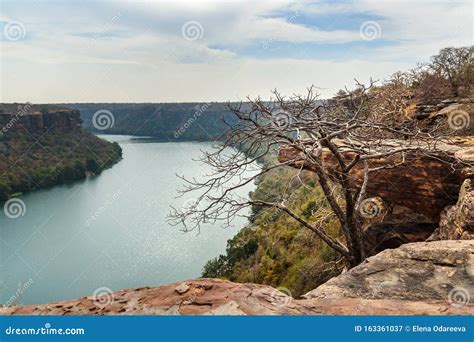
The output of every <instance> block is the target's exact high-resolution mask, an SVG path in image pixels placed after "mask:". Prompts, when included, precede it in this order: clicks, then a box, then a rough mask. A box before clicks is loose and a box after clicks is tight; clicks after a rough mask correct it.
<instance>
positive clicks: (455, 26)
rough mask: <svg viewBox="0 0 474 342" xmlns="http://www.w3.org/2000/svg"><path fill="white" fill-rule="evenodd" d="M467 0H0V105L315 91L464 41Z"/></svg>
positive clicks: (469, 27)
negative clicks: (309, 89) (307, 89)
mask: <svg viewBox="0 0 474 342" xmlns="http://www.w3.org/2000/svg"><path fill="white" fill-rule="evenodd" d="M473 4H474V2H472V1H444V2H443V1H344V2H342V1H325V2H322V1H311V2H308V1H298V2H287V1H271V2H269V1H207V2H203V1H174V2H163V1H112V0H111V1H66V0H64V1H58V0H56V1H32V0H27V1H21V0H15V1H12V0H2V1H1V5H0V44H1V50H0V53H1V55H0V82H1V83H0V85H1V88H0V102H27V101H28V102H31V103H64V102H194V101H199V102H201V101H202V102H208V101H239V100H245V99H246V97H247V96H250V97H252V98H255V97H258V96H260V97H261V98H263V99H268V98H269V97H270V95H271V91H272V90H273V89H277V90H278V91H279V92H281V93H282V94H284V95H292V94H301V93H304V92H305V90H306V88H307V87H309V86H311V85H314V86H316V87H318V91H319V92H320V94H321V96H322V97H324V98H327V97H330V96H332V95H333V94H335V93H336V92H337V90H338V89H341V88H344V87H345V86H347V87H348V88H351V87H353V86H354V79H357V80H358V81H360V82H365V83H367V82H368V81H369V80H370V78H371V77H372V78H373V79H376V80H383V79H384V78H387V77H389V76H390V75H391V74H392V73H393V72H396V71H398V70H407V69H409V68H412V67H414V66H415V65H416V64H417V63H418V62H427V61H429V58H430V56H432V55H434V54H436V53H437V52H438V51H439V50H440V49H441V48H443V47H448V46H450V47H451V46H455V47H459V46H467V45H472V44H473V32H474V27H473V20H472V19H473V14H474V7H473V6H474V5H473Z"/></svg>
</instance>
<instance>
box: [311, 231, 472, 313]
mask: <svg viewBox="0 0 474 342" xmlns="http://www.w3.org/2000/svg"><path fill="white" fill-rule="evenodd" d="M457 295H463V296H464V298H465V299H466V307H468V308H470V310H471V311H470V312H471V313H472V314H474V306H473V305H472V304H473V301H474V240H445V241H434V242H419V243H410V244H406V245H403V246H401V247H399V248H397V249H387V250H385V251H383V252H381V253H379V254H377V255H375V256H373V257H370V258H368V259H366V260H365V261H364V262H363V263H362V264H360V265H359V266H357V267H354V268H353V269H351V270H350V271H349V272H347V273H344V274H342V275H340V276H338V277H335V278H332V279H331V280H329V281H328V282H326V283H325V284H323V285H321V286H319V287H317V288H316V289H314V290H312V291H310V292H308V293H307V294H306V295H304V297H305V298H312V299H317V298H321V299H330V298H334V299H336V298H364V299H385V300H409V301H432V300H440V301H442V300H445V301H449V300H455V297H456V298H457ZM467 302H469V303H470V304H468V303H467Z"/></svg>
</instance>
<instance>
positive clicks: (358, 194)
mask: <svg viewBox="0 0 474 342" xmlns="http://www.w3.org/2000/svg"><path fill="white" fill-rule="evenodd" d="M395 90H397V89H395V86H394V85H393V84H389V85H388V87H387V88H383V87H382V89H380V88H376V87H374V84H373V82H371V84H370V85H369V86H364V85H363V84H360V83H358V84H357V87H356V89H355V90H354V91H349V90H346V91H345V92H339V93H338V95H337V96H336V97H335V98H333V99H331V100H325V101H323V100H320V99H319V97H318V94H317V93H316V91H315V88H314V87H311V88H310V89H308V92H307V94H306V95H304V96H299V95H294V96H291V97H289V98H286V97H283V96H282V95H280V94H279V93H278V92H276V91H275V92H274V93H273V94H274V97H275V98H274V99H273V100H271V101H263V100H261V99H260V98H257V99H256V100H252V99H249V103H250V105H248V104H246V105H238V106H234V107H231V111H232V113H233V114H234V115H235V116H236V118H238V123H237V124H233V125H231V127H230V130H229V133H228V135H227V137H226V139H225V141H224V142H223V143H222V144H220V145H218V146H216V150H215V151H213V152H209V153H204V155H203V158H202V161H203V162H205V163H207V164H208V165H210V166H211V167H212V168H213V170H214V172H213V173H212V174H210V175H208V176H207V177H206V178H205V179H204V180H201V179H196V178H193V179H185V180H186V182H187V186H186V187H185V188H184V189H183V191H182V193H183V194H187V193H189V192H191V193H193V194H194V196H195V198H196V201H195V202H193V203H192V204H191V205H189V206H187V207H186V208H181V209H176V208H174V209H173V212H172V214H171V217H172V219H173V222H174V223H176V224H178V223H183V224H184V227H185V228H184V229H185V231H189V230H192V229H199V227H200V226H201V225H202V224H203V223H206V222H222V223H224V224H228V223H230V221H231V220H232V219H233V218H234V217H235V216H236V215H238V214H239V213H242V210H243V209H246V208H249V207H251V206H261V207H265V208H268V209H272V208H274V209H276V210H279V211H281V212H282V213H285V214H286V215H289V216H290V217H291V218H293V219H294V220H295V221H297V222H298V223H299V224H300V225H301V227H304V228H306V229H309V230H310V231H312V232H313V233H314V234H316V235H317V236H318V237H319V238H320V239H322V240H323V241H324V242H325V243H327V244H328V245H329V246H330V247H331V248H333V249H334V250H335V251H337V252H339V253H340V254H341V255H342V256H343V257H344V259H345V260H346V264H347V266H348V267H349V268H350V267H353V266H355V265H358V264H359V263H360V262H362V261H363V260H364V259H365V258H366V257H367V256H368V255H369V254H370V252H371V251H368V250H367V246H366V245H365V243H364V242H365V238H364V232H363V230H362V223H363V219H364V211H367V210H368V211H371V210H377V208H366V207H365V204H366V203H364V201H365V199H366V189H367V186H368V184H369V182H370V180H371V175H372V174H373V173H374V172H379V171H381V170H383V169H390V168H395V167H397V166H399V165H401V164H404V163H406V162H408V160H409V159H410V158H412V157H413V156H421V155H430V154H433V153H437V152H439V151H438V150H437V147H436V144H434V143H433V142H435V141H436V140H439V139H442V138H443V136H442V134H441V132H442V130H440V129H439V127H437V126H435V127H431V128H429V129H428V128H423V129H422V128H420V127H418V124H417V122H416V120H409V119H407V118H406V117H403V116H402V115H401V113H403V111H404V109H405V107H406V102H405V101H404V96H405V93H404V91H395ZM402 90H403V89H402ZM278 151H280V155H281V154H282V151H288V152H289V154H287V155H286V158H283V159H279V160H277V161H275V162H274V163H271V164H270V165H267V164H265V166H263V167H257V166H256V162H257V161H258V160H260V159H261V158H265V157H267V156H269V155H272V154H275V153H278ZM437 158H442V156H440V155H437ZM288 166H292V167H296V168H299V169H300V170H302V169H303V168H305V169H311V170H313V171H314V172H315V173H316V175H317V182H318V183H319V186H320V187H321V189H322V190H323V192H324V196H325V199H326V201H327V203H328V204H329V206H330V208H331V209H332V214H333V215H334V216H335V217H336V218H337V220H338V222H339V224H340V227H341V232H342V236H343V238H342V239H337V238H335V237H333V236H330V235H329V234H328V233H327V232H326V231H325V227H324V223H323V222H314V221H313V220H311V218H308V217H306V216H304V215H299V214H298V213H297V212H296V211H294V210H292V209H291V208H290V206H289V205H288V204H289V203H287V198H288V196H285V194H282V196H281V197H280V198H279V199H277V200H275V201H268V200H260V199H247V198H241V197H239V196H238V195H237V194H236V190H238V189H239V188H241V187H242V186H245V185H247V184H249V183H252V182H254V181H256V180H258V179H259V176H260V175H263V174H265V173H267V172H269V171H270V170H274V169H277V168H284V167H288ZM355 169H358V170H362V171H361V172H362V175H363V176H362V177H359V178H358V180H357V179H355V178H354V177H352V176H351V175H352V174H351V171H353V170H355ZM286 195H287V194H286ZM370 204H371V203H369V205H370ZM372 205H374V204H373V203H372Z"/></svg>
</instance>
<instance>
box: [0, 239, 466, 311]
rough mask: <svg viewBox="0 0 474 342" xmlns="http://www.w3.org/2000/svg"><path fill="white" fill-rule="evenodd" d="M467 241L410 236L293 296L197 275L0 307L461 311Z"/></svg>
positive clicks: (281, 289) (56, 308)
mask: <svg viewBox="0 0 474 342" xmlns="http://www.w3.org/2000/svg"><path fill="white" fill-rule="evenodd" d="M473 269H474V242H473V241H442V242H441V241H438V242H430V243H412V244H407V245H405V246H403V247H401V248H399V249H394V250H387V251H384V252H382V253H380V254H378V255H376V256H374V257H371V258H369V259H367V260H366V261H365V262H364V263H362V264H361V265H359V266H357V267H355V268H353V269H351V270H350V271H349V272H347V273H345V274H342V275H340V276H338V277H336V278H333V279H331V280H330V281H328V282H327V283H326V284H324V285H321V286H320V287H318V288H317V289H315V290H313V291H311V292H309V293H307V294H306V295H305V296H303V298H301V299H294V298H292V297H291V296H290V293H289V292H288V290H286V289H283V288H280V289H275V288H272V287H270V286H265V285H257V284H237V283H232V282H229V281H225V280H219V279H210V278H204V279H197V280H188V281H183V282H178V283H175V284H171V285H166V286H159V287H145V288H137V289H129V290H122V291H117V292H113V293H112V292H110V293H106V294H104V295H102V296H96V297H94V296H90V297H82V298H78V299H74V300H69V301H63V302H58V303H52V304H45V305H30V306H23V307H5V308H0V314H3V315H91V314H92V315H468V314H474V304H473V303H472V301H471V299H470V294H471V293H473V292H472V291H473V290H474V289H473V287H472V277H473Z"/></svg>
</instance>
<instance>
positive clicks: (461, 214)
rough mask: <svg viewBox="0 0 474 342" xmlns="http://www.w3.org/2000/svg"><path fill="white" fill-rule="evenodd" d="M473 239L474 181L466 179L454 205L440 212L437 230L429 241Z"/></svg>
mask: <svg viewBox="0 0 474 342" xmlns="http://www.w3.org/2000/svg"><path fill="white" fill-rule="evenodd" d="M450 239H451V240H455V239H463V240H468V239H474V180H473V179H466V180H465V181H464V183H463V185H462V187H461V191H460V192H459V198H458V201H457V203H456V204H455V205H452V206H448V207H446V208H445V209H444V210H443V211H442V212H441V218H440V222H439V228H438V229H436V230H435V232H434V233H433V235H431V236H430V238H429V240H450Z"/></svg>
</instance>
